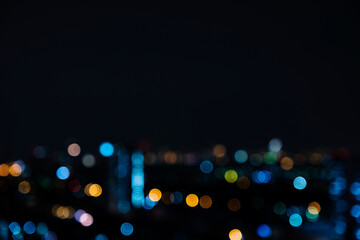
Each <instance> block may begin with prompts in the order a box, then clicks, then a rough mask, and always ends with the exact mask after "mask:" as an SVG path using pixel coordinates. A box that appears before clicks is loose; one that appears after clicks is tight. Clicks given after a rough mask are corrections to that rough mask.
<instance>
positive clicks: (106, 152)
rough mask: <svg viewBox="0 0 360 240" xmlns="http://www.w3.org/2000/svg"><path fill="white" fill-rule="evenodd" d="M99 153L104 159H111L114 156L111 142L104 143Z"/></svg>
mask: <svg viewBox="0 0 360 240" xmlns="http://www.w3.org/2000/svg"><path fill="white" fill-rule="evenodd" d="M99 151H100V154H101V155H103V156H104V157H110V156H112V155H113V154H114V146H113V145H112V144H111V143H109V142H103V143H101V145H100V147H99Z"/></svg>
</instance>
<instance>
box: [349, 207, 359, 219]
mask: <svg viewBox="0 0 360 240" xmlns="http://www.w3.org/2000/svg"><path fill="white" fill-rule="evenodd" d="M350 214H351V216H353V217H354V218H358V217H360V205H358V204H356V205H354V206H352V208H351V210H350Z"/></svg>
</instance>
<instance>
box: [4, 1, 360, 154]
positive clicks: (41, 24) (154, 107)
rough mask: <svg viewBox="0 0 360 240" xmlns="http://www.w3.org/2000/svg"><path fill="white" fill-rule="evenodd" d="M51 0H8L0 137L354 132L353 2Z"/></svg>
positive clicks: (180, 141)
mask: <svg viewBox="0 0 360 240" xmlns="http://www.w3.org/2000/svg"><path fill="white" fill-rule="evenodd" d="M47 4H48V3H47ZM47 4H38V5H28V4H20V3H16V2H15V3H7V4H6V3H2V6H1V13H0V19H1V32H0V34H1V35H0V64H1V75H0V77H1V88H0V90H1V91H0V94H1V96H0V97H1V99H0V100H1V102H0V108H1V120H0V122H1V126H0V130H1V132H0V138H1V143H2V144H4V143H10V144H11V145H13V146H15V147H16V148H18V149H21V148H23V147H25V146H28V145H31V144H46V145H52V146H54V147H59V146H60V147H61V146H62V144H64V142H65V140H66V139H67V138H68V137H74V138H76V139H78V141H79V142H80V143H83V144H89V145H91V144H95V143H96V144H97V141H98V140H99V139H102V138H109V139H115V140H117V141H123V142H135V141H138V140H142V139H146V140H149V141H150V142H152V143H153V145H154V146H157V147H159V146H163V145H166V146H169V147H172V148H175V149H194V150H197V149H199V148H202V147H208V146H209V145H211V144H215V143H224V144H227V145H229V146H233V147H237V146H239V147H245V148H254V147H264V146H266V144H267V142H268V140H269V139H271V138H272V137H279V138H281V139H282V140H283V142H284V147H285V148H286V147H288V148H299V147H314V146H318V145H326V146H331V147H332V146H344V145H345V146H346V145H355V144H358V143H359V142H360V141H359V134H360V130H359V124H360V114H359V107H358V106H359V105H358V102H359V94H358V92H359V88H358V87H357V84H356V81H358V80H359V69H358V65H359V56H360V48H359V42H360V36H359V24H357V23H358V22H360V21H359V15H358V8H357V7H356V6H351V5H345V4H346V3H344V2H343V1H338V2H335V1H334V2H318V3H313V2H300V1H298V2H296V3H294V2H292V3H285V5H284V4H274V3H271V2H270V1H267V2H266V3H265V2H264V3H260V2H257V3H256V4H254V5H253V4H251V3H240V4H236V5H235V4H230V3H225V2H223V3H221V4H220V5H218V4H217V5H215V4H214V5H212V4H211V3H206V4H205V5H200V4H198V5H196V4H194V3H192V4H185V3H183V4H180V3H179V4H173V5H167V4H158V5H141V4H136V5H135V4H134V5H99V4H88V5H74V6H70V5H58V6H55V5H54V4H53V5H47Z"/></svg>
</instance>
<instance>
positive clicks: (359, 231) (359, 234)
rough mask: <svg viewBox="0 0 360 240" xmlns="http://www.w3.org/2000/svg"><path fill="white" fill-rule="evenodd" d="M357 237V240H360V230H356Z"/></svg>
mask: <svg viewBox="0 0 360 240" xmlns="http://www.w3.org/2000/svg"><path fill="white" fill-rule="evenodd" d="M355 237H356V239H360V228H358V229H356V230H355Z"/></svg>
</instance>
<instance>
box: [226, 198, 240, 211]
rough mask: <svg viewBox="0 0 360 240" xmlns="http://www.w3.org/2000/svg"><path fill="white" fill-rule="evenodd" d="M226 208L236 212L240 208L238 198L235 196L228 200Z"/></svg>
mask: <svg viewBox="0 0 360 240" xmlns="http://www.w3.org/2000/svg"><path fill="white" fill-rule="evenodd" d="M228 208H229V210H230V211H232V212H237V211H239V210H240V208H241V203H240V201H239V199H237V198H232V199H230V200H229V201H228Z"/></svg>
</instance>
